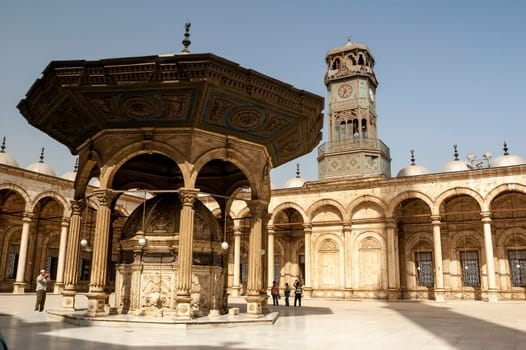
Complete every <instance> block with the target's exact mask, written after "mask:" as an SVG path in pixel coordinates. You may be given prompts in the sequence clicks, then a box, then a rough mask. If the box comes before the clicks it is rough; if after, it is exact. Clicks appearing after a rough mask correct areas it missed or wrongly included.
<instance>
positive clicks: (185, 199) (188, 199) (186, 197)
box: [179, 188, 199, 207]
mask: <svg viewBox="0 0 526 350" xmlns="http://www.w3.org/2000/svg"><path fill="white" fill-rule="evenodd" d="M198 194H199V189H198V188H181V189H180V190H179V198H181V202H182V203H183V206H184V207H186V206H192V205H194V202H195V200H196V199H197V195H198Z"/></svg>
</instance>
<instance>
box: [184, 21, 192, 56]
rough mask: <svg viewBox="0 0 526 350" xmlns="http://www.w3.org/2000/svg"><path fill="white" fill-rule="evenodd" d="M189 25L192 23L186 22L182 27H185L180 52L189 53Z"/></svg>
mask: <svg viewBox="0 0 526 350" xmlns="http://www.w3.org/2000/svg"><path fill="white" fill-rule="evenodd" d="M191 25H192V23H190V22H186V23H185V25H184V29H185V32H184V39H183V46H184V47H183V49H182V50H181V52H184V53H190V49H188V47H189V46H190V44H191V43H192V42H191V41H190V26H191Z"/></svg>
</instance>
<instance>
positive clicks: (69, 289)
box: [62, 200, 85, 311]
mask: <svg viewBox="0 0 526 350" xmlns="http://www.w3.org/2000/svg"><path fill="white" fill-rule="evenodd" d="M84 207H85V202H84V200H78V201H71V217H70V222H69V235H68V237H67V238H68V243H67V250H66V261H65V266H64V289H63V290H62V309H65V310H70V311H74V310H75V295H76V294H77V282H78V276H79V250H80V247H79V245H80V229H81V226H82V211H83V210H84Z"/></svg>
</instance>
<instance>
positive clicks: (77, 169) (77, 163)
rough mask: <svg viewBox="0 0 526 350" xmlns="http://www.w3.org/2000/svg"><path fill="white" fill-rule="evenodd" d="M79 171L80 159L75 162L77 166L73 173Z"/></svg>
mask: <svg viewBox="0 0 526 350" xmlns="http://www.w3.org/2000/svg"><path fill="white" fill-rule="evenodd" d="M78 171H79V157H77V159H76V160H75V166H74V167H73V172H74V173H76V172H78Z"/></svg>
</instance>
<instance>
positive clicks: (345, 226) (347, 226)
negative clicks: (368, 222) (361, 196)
mask: <svg viewBox="0 0 526 350" xmlns="http://www.w3.org/2000/svg"><path fill="white" fill-rule="evenodd" d="M351 230H352V224H351V223H350V222H345V223H343V226H342V231H343V232H344V233H345V232H350V231H351Z"/></svg>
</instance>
